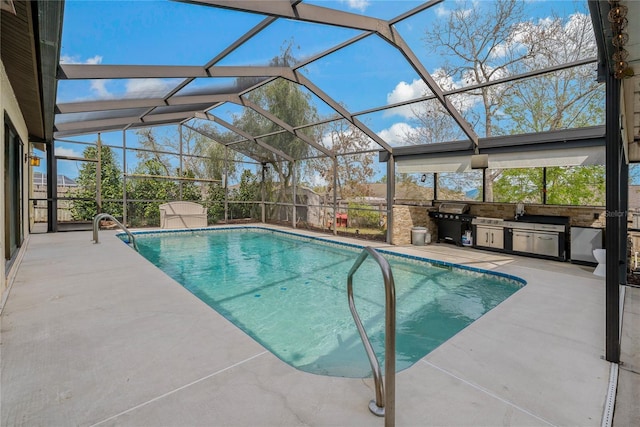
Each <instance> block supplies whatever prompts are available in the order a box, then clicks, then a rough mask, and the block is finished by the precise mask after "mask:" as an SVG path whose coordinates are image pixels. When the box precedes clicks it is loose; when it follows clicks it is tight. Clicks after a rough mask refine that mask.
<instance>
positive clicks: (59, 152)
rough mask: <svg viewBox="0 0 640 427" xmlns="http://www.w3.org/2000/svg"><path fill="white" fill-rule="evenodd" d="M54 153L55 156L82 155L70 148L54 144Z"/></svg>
mask: <svg viewBox="0 0 640 427" xmlns="http://www.w3.org/2000/svg"><path fill="white" fill-rule="evenodd" d="M55 154H56V156H65V157H82V153H79V152H77V151H75V150H74V149H72V148H65V147H58V146H56V151H55Z"/></svg>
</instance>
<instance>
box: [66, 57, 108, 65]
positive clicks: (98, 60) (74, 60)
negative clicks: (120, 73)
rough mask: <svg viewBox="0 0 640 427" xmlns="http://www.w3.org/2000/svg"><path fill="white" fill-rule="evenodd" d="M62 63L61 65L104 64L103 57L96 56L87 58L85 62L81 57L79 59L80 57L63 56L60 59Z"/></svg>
mask: <svg viewBox="0 0 640 427" xmlns="http://www.w3.org/2000/svg"><path fill="white" fill-rule="evenodd" d="M60 63H61V64H101V63H102V56H100V55H95V56H93V57H91V58H87V59H85V60H81V59H80V57H78V56H72V55H62V56H61V57H60Z"/></svg>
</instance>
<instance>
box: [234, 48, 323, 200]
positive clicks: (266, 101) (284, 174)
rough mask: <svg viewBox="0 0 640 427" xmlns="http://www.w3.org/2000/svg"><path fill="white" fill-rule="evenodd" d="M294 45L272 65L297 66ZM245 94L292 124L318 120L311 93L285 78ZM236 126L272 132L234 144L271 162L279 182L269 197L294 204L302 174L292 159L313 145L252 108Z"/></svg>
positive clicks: (250, 130)
mask: <svg viewBox="0 0 640 427" xmlns="http://www.w3.org/2000/svg"><path fill="white" fill-rule="evenodd" d="M292 47H293V43H292V42H290V43H288V45H287V46H285V47H284V48H283V51H282V53H281V55H280V56H278V57H275V58H273V59H272V60H271V61H270V64H269V65H270V66H272V67H290V66H292V65H294V64H295V63H296V62H297V61H296V59H295V58H294V57H293V55H292ZM238 85H240V86H246V84H244V83H243V82H242V81H239V82H238ZM245 96H246V97H247V99H248V100H249V101H250V102H252V103H253V104H256V105H257V106H259V107H260V108H261V109H263V110H266V111H268V112H269V113H271V114H273V115H274V116H276V117H278V118H279V119H280V120H282V121H284V122H285V123H288V124H289V125H291V126H299V125H302V124H306V123H313V122H316V121H318V114H317V111H316V108H315V106H313V105H312V103H311V95H310V94H308V93H306V92H304V91H303V90H302V89H301V87H300V86H299V85H297V84H296V83H293V82H291V81H288V80H285V79H283V78H279V79H276V80H274V81H272V82H270V83H268V84H265V85H263V86H260V87H258V88H256V89H254V90H252V91H250V92H249V93H247V94H246V95H245ZM234 125H235V126H237V127H238V128H240V129H242V130H243V131H244V132H247V133H249V134H250V135H254V136H259V135H267V134H271V135H269V136H267V137H264V138H261V139H260V143H255V142H250V143H247V144H243V145H242V146H240V144H236V145H234V147H238V149H241V150H242V151H243V153H244V154H246V155H247V156H249V157H251V158H253V159H256V160H259V161H261V162H263V163H268V164H270V165H271V166H272V169H273V174H274V175H273V176H272V177H273V178H274V179H275V181H276V182H277V183H278V184H277V185H274V186H273V187H272V190H274V191H275V192H274V193H270V196H269V198H270V199H273V200H275V201H277V202H281V203H282V202H289V203H290V202H291V201H292V200H291V190H290V189H291V185H292V177H293V174H294V169H297V175H298V176H300V175H301V173H300V172H301V170H300V162H295V161H292V160H290V159H294V160H297V159H301V158H304V157H305V156H306V155H307V154H308V153H309V145H308V144H307V143H306V142H304V141H302V140H301V139H299V138H298V137H296V136H295V135H293V134H291V133H288V132H279V131H280V130H281V128H280V126H278V125H277V124H276V123H274V122H273V121H271V120H269V119H268V118H266V117H265V116H263V115H262V114H260V113H259V112H257V111H255V110H252V109H250V108H246V109H244V111H243V113H242V114H241V115H240V116H238V117H236V118H235V120H234ZM261 144H262V145H261ZM274 151H277V152H281V153H285V154H286V155H287V156H288V157H289V159H286V158H283V156H280V155H278V154H277V153H276V152H274ZM270 173H271V171H270ZM271 194H272V196H271ZM275 208H277V207H275Z"/></svg>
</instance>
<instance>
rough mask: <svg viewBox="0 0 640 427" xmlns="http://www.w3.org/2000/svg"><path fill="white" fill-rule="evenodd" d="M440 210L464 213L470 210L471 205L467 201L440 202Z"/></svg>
mask: <svg viewBox="0 0 640 427" xmlns="http://www.w3.org/2000/svg"><path fill="white" fill-rule="evenodd" d="M438 212H442V213H451V214H464V213H467V212H469V205H468V204H467V203H440V206H438Z"/></svg>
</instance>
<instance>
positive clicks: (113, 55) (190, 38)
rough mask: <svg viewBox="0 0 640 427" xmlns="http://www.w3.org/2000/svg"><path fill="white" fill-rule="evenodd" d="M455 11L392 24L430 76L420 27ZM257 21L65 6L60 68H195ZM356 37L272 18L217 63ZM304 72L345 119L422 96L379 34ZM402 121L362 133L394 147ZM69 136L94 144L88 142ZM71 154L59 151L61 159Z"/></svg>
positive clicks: (347, 4) (536, 6)
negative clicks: (340, 105) (342, 110)
mask: <svg viewBox="0 0 640 427" xmlns="http://www.w3.org/2000/svg"><path fill="white" fill-rule="evenodd" d="M477 1H480V4H481V6H482V7H488V6H490V5H491V0H477ZM305 3H308V4H315V5H318V6H323V7H328V8H334V9H338V10H343V11H347V12H351V13H360V14H366V15H370V16H374V17H378V18H383V19H389V18H392V17H395V16H397V15H399V14H401V13H403V12H405V11H407V10H410V9H412V8H414V7H416V6H417V5H419V4H421V3H422V2H417V1H389V0H350V1H346V0H345V1H306V2H305ZM457 5H458V1H457V0H446V1H444V2H443V3H440V4H439V5H436V6H434V7H432V8H430V9H429V10H427V11H425V12H422V13H420V14H419V15H416V16H414V17H412V18H410V19H408V20H406V21H403V22H401V23H399V24H398V25H397V29H398V31H399V32H400V34H401V35H402V37H403V38H404V39H405V40H406V42H407V44H408V45H409V46H410V47H411V49H412V50H413V51H414V53H415V54H416V55H417V56H418V58H419V59H420V60H421V61H422V63H423V64H424V65H425V66H426V68H427V70H428V71H429V72H431V73H435V72H436V71H437V70H438V68H439V67H440V66H441V65H442V61H443V58H441V57H437V56H434V55H430V54H429V52H428V51H427V49H426V48H425V43H424V40H423V37H424V30H425V28H428V26H429V25H431V24H432V23H433V22H435V20H437V19H444V18H445V17H446V16H447V13H448V12H449V11H450V10H451V9H453V8H455V7H457ZM526 7H527V11H528V13H529V14H530V15H529V16H530V17H531V19H532V20H534V21H535V20H539V19H544V18H546V17H549V16H551V14H552V13H556V14H559V15H561V16H567V15H568V14H570V13H572V12H573V11H575V10H580V11H581V12H583V13H588V11H587V6H586V1H571V0H566V1H557V0H556V1H545V0H528V1H526ZM263 18H264V17H263V16H261V15H257V14H248V13H241V12H236V11H230V10H221V9H217V8H211V7H203V6H198V5H193V4H186V3H179V2H172V1H159V0H135V1H118V0H116V1H90V0H67V1H66V6H65V14H64V25H63V38H62V49H61V61H62V62H65V63H88V64H130V65H134V64H135V65H204V64H205V63H207V62H208V61H210V60H211V59H212V58H214V57H215V56H216V55H217V54H218V53H220V52H221V51H223V50H224V49H225V48H226V47H228V46H229V45H230V44H231V43H232V42H233V41H234V40H236V39H237V38H238V37H240V36H241V35H243V34H244V33H245V32H247V31H248V30H249V29H251V28H252V27H253V26H254V25H256V24H257V23H259V22H260V21H261V20H262V19H263ZM358 33H359V32H358V31H355V30H350V29H341V28H336V27H328V26H322V25H315V24H308V23H301V22H291V21H287V20H279V21H278V22H276V23H275V24H274V25H272V26H270V27H268V28H267V29H266V30H265V31H264V32H262V33H260V35H259V36H258V37H256V38H255V39H254V40H251V41H249V42H248V43H246V45H244V46H243V47H241V48H240V49H238V50H237V51H236V52H234V53H233V54H232V55H230V56H228V57H227V58H225V59H223V60H222V61H221V62H220V63H219V65H265V64H267V63H268V61H269V60H270V59H271V58H273V57H275V56H277V55H278V54H279V53H280V50H281V48H282V46H283V44H286V43H287V42H288V41H290V40H293V42H294V43H295V46H296V49H295V51H294V54H295V55H296V56H297V57H298V58H305V57H308V56H310V55H314V54H317V53H319V52H322V51H324V50H326V49H328V48H329V47H331V46H334V45H336V44H338V43H340V42H342V41H345V40H348V39H350V38H351V37H353V36H355V35H356V34H358ZM292 35H293V36H294V37H293V39H292V38H291V37H292ZM304 74H305V75H306V76H308V77H309V78H310V79H311V80H312V81H313V82H314V83H316V84H317V85H318V86H320V87H321V88H322V89H323V90H324V91H325V92H327V93H328V94H329V95H330V96H332V97H333V98H334V99H336V100H337V101H339V102H341V103H343V104H344V105H345V106H347V108H348V109H349V110H350V111H352V112H357V111H363V110H366V109H369V108H373V107H378V106H383V105H386V104H389V103H392V102H397V101H402V100H404V99H410V98H415V97H417V96H420V95H421V92H423V91H424V90H425V87H424V84H423V83H422V82H421V81H420V79H419V77H418V75H417V73H416V72H415V71H414V70H413V69H412V68H411V67H410V66H408V65H407V63H406V61H404V60H403V58H402V56H401V55H400V53H399V52H398V51H397V50H396V49H395V48H393V47H392V46H391V45H389V44H388V43H387V42H385V41H384V40H382V39H381V38H379V37H369V38H367V39H365V40H363V41H362V42H360V43H358V44H357V45H354V46H352V47H349V48H347V49H344V50H343V51H341V52H340V53H336V54H332V55H329V56H327V57H325V58H322V59H320V60H318V61H316V62H314V63H312V64H310V65H308V66H307V67H305V70H304ZM225 83H228V81H224V80H222V81H216V82H215V83H213V84H215V85H221V84H225ZM169 84H175V80H161V79H147V80H143V79H138V80H128V81H123V82H121V81H116V80H94V81H62V82H61V83H60V84H59V86H58V101H59V102H73V101H79V100H88V99H110V98H117V97H122V96H126V97H151V96H157V95H162V94H164V93H166V90H167V88H168V87H169ZM211 85H212V82H211V79H204V80H203V79H198V80H196V81H195V82H194V83H192V84H191V85H190V86H189V87H187V88H186V89H185V92H188V91H195V90H198V89H201V88H203V87H204V88H206V87H210V86H211ZM317 107H318V110H319V111H320V113H322V114H329V113H331V110H330V109H329V108H327V107H326V106H325V105H324V104H323V103H322V102H320V101H318V102H317ZM232 113H233V110H232V109H227V110H224V108H223V109H219V110H218V111H216V114H219V115H220V116H221V117H223V118H225V115H227V117H230V115H231V114H232ZM406 114H407V111H406V109H405V110H404V111H402V109H398V110H397V111H395V112H391V113H389V112H387V113H384V114H382V113H379V114H375V115H371V116H370V117H365V118H366V119H367V120H370V121H371V123H372V124H371V127H372V129H373V130H374V131H375V132H376V133H378V134H379V135H381V136H382V137H383V138H385V139H386V140H393V139H394V138H395V137H396V136H397V135H398V134H399V133H401V132H403V131H404V130H406V128H407V127H409V126H410V125H409V124H408V123H407V120H406ZM119 135H120V136H118V134H115V135H113V137H114V138H116V139H118V138H121V133H120V134H119ZM105 138H107V139H109V138H111V136H109V135H105ZM72 139H74V140H84V141H94V140H95V136H91V137H74V138H72ZM119 144H121V143H119ZM129 144H130V141H128V145H129ZM71 149H72V148H69V147H65V146H63V145H60V150H61V153H62V152H64V151H65V150H71ZM67 154H72V153H71V152H68V153H67ZM75 154H79V153H75Z"/></svg>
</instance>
